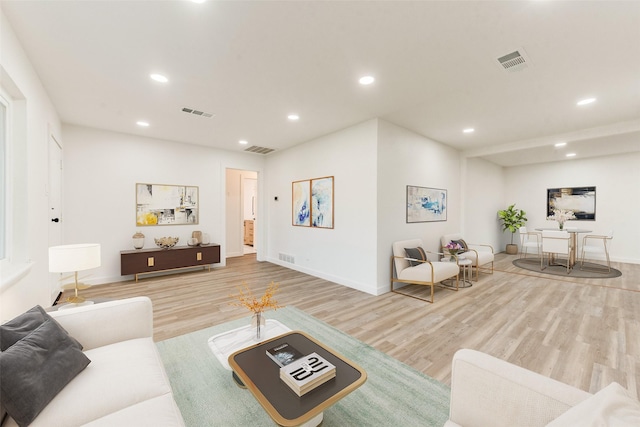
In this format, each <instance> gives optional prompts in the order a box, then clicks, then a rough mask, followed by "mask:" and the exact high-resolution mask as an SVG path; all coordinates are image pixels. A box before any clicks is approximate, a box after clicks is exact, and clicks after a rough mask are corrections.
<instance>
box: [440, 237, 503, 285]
mask: <svg viewBox="0 0 640 427" xmlns="http://www.w3.org/2000/svg"><path fill="white" fill-rule="evenodd" d="M453 241H457V242H460V241H462V242H464V243H465V245H466V246H467V250H465V251H464V252H462V253H459V254H458V255H459V256H464V257H465V258H466V259H468V260H471V262H472V264H471V266H472V267H473V268H474V269H475V270H476V281H478V278H479V277H480V270H481V269H482V270H483V271H484V270H486V271H488V272H490V273H491V274H493V258H494V255H493V247H491V245H484V244H478V243H467V242H465V241H464V239H463V238H462V235H461V234H445V235H444V236H442V237H441V238H440V246H441V247H442V248H443V249H442V251H443V252H444V253H447V252H448V251H447V249H446V248H445V246H446V245H447V244H448V243H449V242H453ZM462 246H464V245H462ZM488 264H491V267H488V266H487V265H488ZM471 276H472V277H473V274H472V275H471Z"/></svg>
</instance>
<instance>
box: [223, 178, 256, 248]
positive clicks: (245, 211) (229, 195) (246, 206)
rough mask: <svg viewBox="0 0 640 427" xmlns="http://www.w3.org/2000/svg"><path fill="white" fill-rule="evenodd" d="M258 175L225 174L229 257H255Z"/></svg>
mask: <svg viewBox="0 0 640 427" xmlns="http://www.w3.org/2000/svg"><path fill="white" fill-rule="evenodd" d="M258 214H259V213H258V173H257V172H255V171H246V170H238V169H227V170H226V227H225V228H226V256H227V257H237V256H243V255H245V254H252V253H256V252H257V250H256V248H257V244H258V241H257V240H258V239H257V238H258V233H257V220H258Z"/></svg>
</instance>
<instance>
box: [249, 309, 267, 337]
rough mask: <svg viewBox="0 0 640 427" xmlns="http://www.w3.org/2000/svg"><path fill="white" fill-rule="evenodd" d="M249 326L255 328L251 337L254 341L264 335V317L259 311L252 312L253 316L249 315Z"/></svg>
mask: <svg viewBox="0 0 640 427" xmlns="http://www.w3.org/2000/svg"><path fill="white" fill-rule="evenodd" d="M251 326H252V327H253V328H255V330H254V335H253V338H254V339H255V340H256V341H262V340H263V339H264V336H265V333H264V331H265V318H264V316H263V315H262V312H261V311H259V312H257V313H253V316H251Z"/></svg>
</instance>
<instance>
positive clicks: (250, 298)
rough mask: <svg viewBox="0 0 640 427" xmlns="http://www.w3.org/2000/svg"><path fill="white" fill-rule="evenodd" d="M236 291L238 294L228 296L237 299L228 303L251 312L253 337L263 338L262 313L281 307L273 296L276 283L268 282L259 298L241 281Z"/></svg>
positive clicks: (276, 289)
mask: <svg viewBox="0 0 640 427" xmlns="http://www.w3.org/2000/svg"><path fill="white" fill-rule="evenodd" d="M238 291H239V293H238V295H229V296H230V297H232V298H234V299H236V300H237V301H232V302H230V303H229V305H232V306H234V307H245V308H248V309H249V310H251V312H253V316H252V318H251V325H253V326H255V328H256V335H255V337H256V340H257V341H260V340H261V339H262V338H263V337H262V331H263V328H262V327H263V326H264V324H265V319H264V318H263V317H262V313H263V312H264V311H265V310H268V309H270V308H272V309H274V310H277V309H279V308H282V306H280V305H278V301H276V300H275V299H274V298H273V296H274V295H275V293H276V292H278V284H277V283H275V282H273V281H272V282H271V283H269V286H268V287H267V290H266V291H265V292H264V294H263V295H262V296H261V297H260V298H259V299H258V298H256V297H255V296H254V295H253V292H252V291H251V289H249V287H248V286H247V284H246V283H243V284H242V286H239V287H238Z"/></svg>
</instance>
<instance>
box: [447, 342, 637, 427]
mask: <svg viewBox="0 0 640 427" xmlns="http://www.w3.org/2000/svg"><path fill="white" fill-rule="evenodd" d="M525 426H526V427H543V426H549V427H552V426H553V427H569V426H575V427H578V426H579V427H590V426H599V427H604V426H607V427H614V426H640V402H638V401H637V400H636V399H634V398H633V397H631V395H630V394H629V393H628V392H627V391H626V390H625V389H623V388H622V386H620V385H619V384H617V383H612V384H610V385H609V386H607V387H605V388H604V389H602V390H601V391H599V392H598V393H596V394H590V393H587V392H586V391H583V390H580V389H577V388H575V387H572V386H570V385H568V384H564V383H561V382H559V381H556V380H553V379H551V378H548V377H545V376H543V375H540V374H537V373H535V372H532V371H529V370H527V369H524V368H522V367H519V366H516V365H513V364H511V363H508V362H505V361H503V360H500V359H497V358H495V357H493V356H489V355H487V354H484V353H481V352H478V351H475V350H468V349H463V350H459V351H457V352H456V354H455V355H454V357H453V365H452V372H451V404H450V412H449V420H448V421H447V422H446V423H445V427H525Z"/></svg>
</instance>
